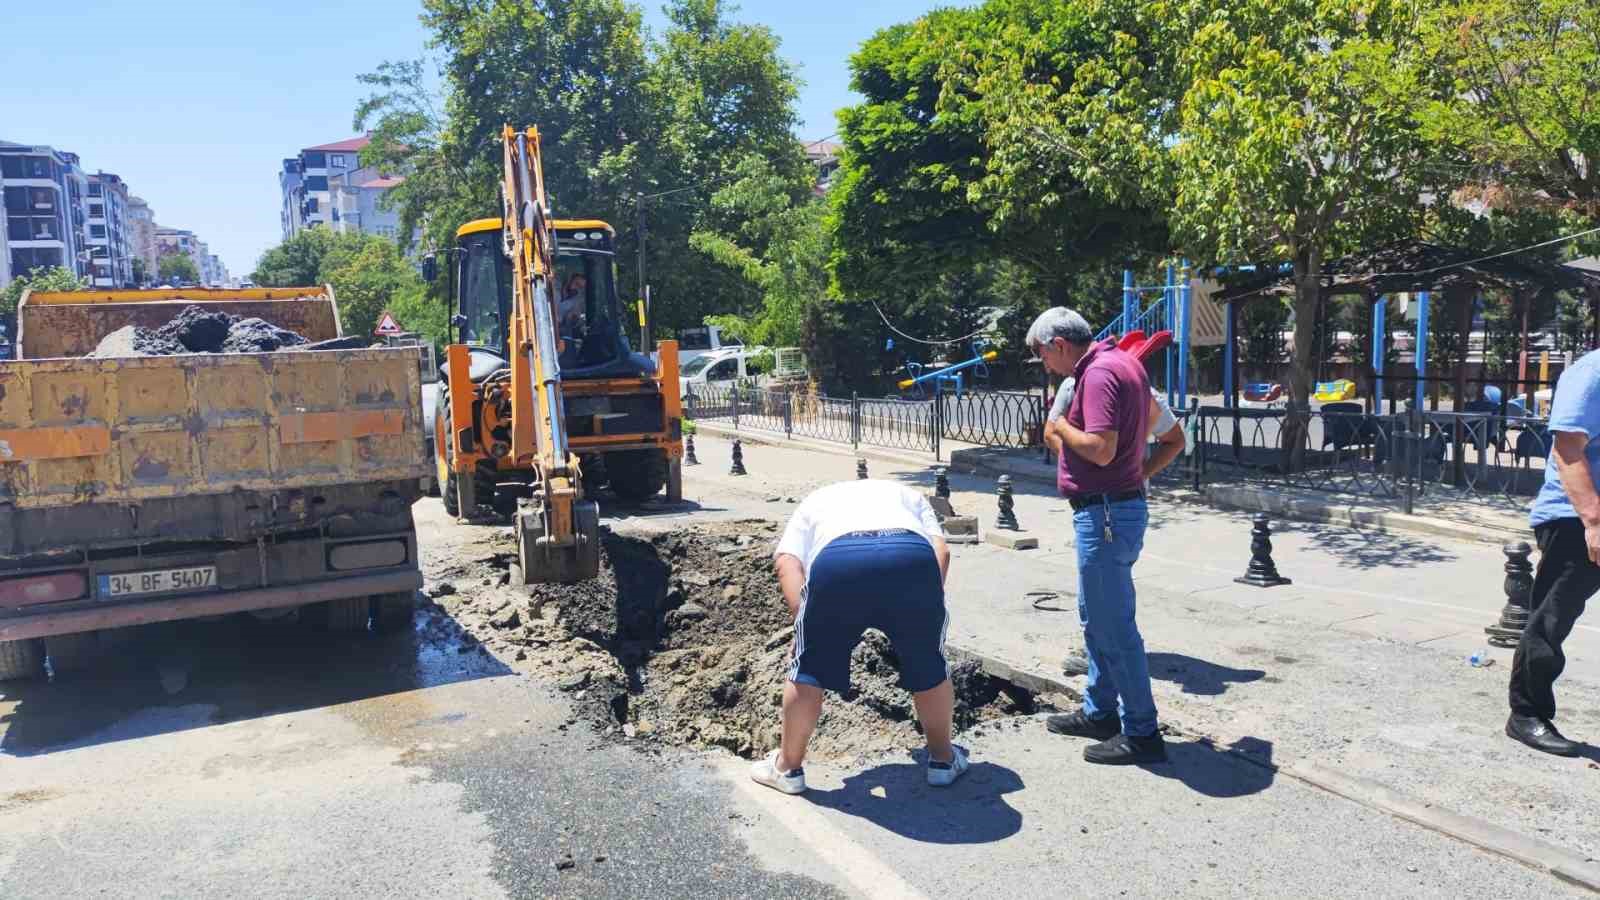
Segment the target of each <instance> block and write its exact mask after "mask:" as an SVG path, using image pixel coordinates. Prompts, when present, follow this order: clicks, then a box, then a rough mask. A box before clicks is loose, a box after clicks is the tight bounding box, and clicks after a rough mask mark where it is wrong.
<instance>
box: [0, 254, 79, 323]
mask: <svg viewBox="0 0 1600 900" xmlns="http://www.w3.org/2000/svg"><path fill="white" fill-rule="evenodd" d="M88 287H89V279H87V278H79V277H78V276H77V275H75V274H73V272H72V270H70V269H65V268H62V267H61V266H51V267H50V268H48V269H30V270H29V271H28V274H26V275H18V276H17V277H15V278H13V279H11V283H10V284H8V285H6V286H5V289H4V290H0V314H3V315H8V316H9V315H15V314H16V311H17V304H18V303H21V302H22V293H23V291H26V290H28V289H29V288H32V289H33V290H36V291H82V290H87V289H88Z"/></svg>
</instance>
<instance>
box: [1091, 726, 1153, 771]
mask: <svg viewBox="0 0 1600 900" xmlns="http://www.w3.org/2000/svg"><path fill="white" fill-rule="evenodd" d="M1083 758H1084V759H1086V760H1088V761H1089V762H1092V763H1099V764H1100V765H1102V766H1147V765H1151V764H1153V763H1164V762H1166V761H1167V742H1166V741H1164V740H1162V739H1161V735H1160V734H1159V733H1157V734H1152V735H1150V736H1148V737H1128V736H1127V735H1125V734H1119V735H1117V736H1116V737H1111V738H1106V739H1105V740H1103V741H1101V742H1100V743H1098V744H1090V745H1089V746H1087V747H1085V748H1083Z"/></svg>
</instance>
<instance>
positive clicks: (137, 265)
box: [131, 256, 150, 285]
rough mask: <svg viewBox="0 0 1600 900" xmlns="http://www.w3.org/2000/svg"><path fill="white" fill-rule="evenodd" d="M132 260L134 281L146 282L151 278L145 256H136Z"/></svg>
mask: <svg viewBox="0 0 1600 900" xmlns="http://www.w3.org/2000/svg"><path fill="white" fill-rule="evenodd" d="M131 262H132V264H133V283H134V284H138V285H142V284H145V283H146V282H147V281H148V280H149V278H150V272H149V270H147V269H146V268H145V266H144V257H142V256H135V257H134V258H133V259H132V260H131Z"/></svg>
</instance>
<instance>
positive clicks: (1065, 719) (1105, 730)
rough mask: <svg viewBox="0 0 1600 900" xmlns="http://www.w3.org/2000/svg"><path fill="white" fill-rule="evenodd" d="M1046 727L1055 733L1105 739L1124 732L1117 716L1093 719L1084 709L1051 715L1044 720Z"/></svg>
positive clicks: (1098, 739) (1099, 739)
mask: <svg viewBox="0 0 1600 900" xmlns="http://www.w3.org/2000/svg"><path fill="white" fill-rule="evenodd" d="M1044 727H1046V728H1048V729H1050V731H1051V732H1052V733H1054V734H1064V735H1067V736H1068V737H1085V738H1093V739H1095V740H1097V741H1103V740H1105V739H1106V738H1108V737H1113V736H1115V735H1119V734H1121V733H1122V723H1121V722H1119V721H1117V717H1116V716H1106V717H1105V718H1103V719H1091V718H1089V717H1088V716H1086V715H1084V714H1083V710H1081V709H1080V710H1078V711H1077V712H1075V713H1067V714H1066V715H1060V716H1051V717H1050V718H1048V719H1045V720H1044Z"/></svg>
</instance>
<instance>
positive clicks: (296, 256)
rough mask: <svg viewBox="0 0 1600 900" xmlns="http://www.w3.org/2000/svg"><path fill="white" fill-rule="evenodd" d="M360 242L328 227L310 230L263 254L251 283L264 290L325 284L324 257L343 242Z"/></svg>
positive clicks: (357, 238) (305, 230) (295, 235)
mask: <svg viewBox="0 0 1600 900" xmlns="http://www.w3.org/2000/svg"><path fill="white" fill-rule="evenodd" d="M352 239H354V240H359V239H360V238H359V236H356V235H342V234H339V233H337V232H334V231H330V230H328V229H326V228H306V229H304V230H301V231H298V232H296V233H295V234H294V235H293V236H291V237H290V238H289V239H288V240H286V241H284V242H283V243H281V244H279V245H278V246H276V247H273V248H271V249H270V250H268V251H267V252H265V253H263V254H261V258H260V259H259V260H257V261H256V270H255V272H254V273H252V274H251V280H252V281H254V282H255V283H256V284H259V285H261V286H262V287H291V286H301V285H310V284H321V283H322V282H323V281H324V278H323V273H324V268H323V258H324V257H326V256H327V255H328V254H329V253H330V252H332V250H333V249H334V247H336V246H338V245H339V243H340V242H341V241H345V242H349V241H350V240H352Z"/></svg>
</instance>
